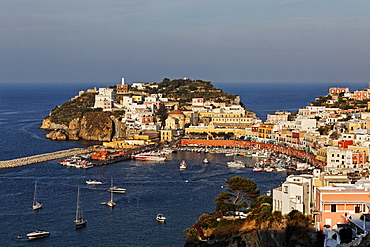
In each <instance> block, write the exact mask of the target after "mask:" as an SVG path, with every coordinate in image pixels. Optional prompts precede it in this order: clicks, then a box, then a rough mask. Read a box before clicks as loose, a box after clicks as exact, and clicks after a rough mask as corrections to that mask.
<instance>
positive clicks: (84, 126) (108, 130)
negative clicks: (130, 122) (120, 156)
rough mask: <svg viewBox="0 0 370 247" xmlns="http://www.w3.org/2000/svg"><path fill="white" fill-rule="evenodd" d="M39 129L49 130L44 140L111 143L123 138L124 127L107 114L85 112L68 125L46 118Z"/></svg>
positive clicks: (124, 133)
mask: <svg viewBox="0 0 370 247" xmlns="http://www.w3.org/2000/svg"><path fill="white" fill-rule="evenodd" d="M40 128H41V129H45V130H51V131H50V132H49V133H48V134H47V135H46V138H49V139H52V140H79V139H83V140H89V141H111V140H112V139H113V137H115V138H114V139H115V140H119V139H120V138H124V137H125V135H126V126H125V125H124V124H123V123H121V122H120V121H119V120H118V119H117V118H116V117H115V116H113V115H111V114H110V113H107V112H87V113H85V114H83V115H82V117H76V118H74V119H72V120H71V121H70V122H69V124H68V125H66V124H56V123H53V122H52V121H51V120H50V118H49V117H46V118H45V119H44V120H43V122H42V125H41V127H40Z"/></svg>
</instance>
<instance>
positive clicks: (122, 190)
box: [108, 186, 126, 193]
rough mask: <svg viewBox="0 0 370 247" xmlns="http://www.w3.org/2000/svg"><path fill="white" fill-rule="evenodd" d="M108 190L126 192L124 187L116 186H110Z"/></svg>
mask: <svg viewBox="0 0 370 247" xmlns="http://www.w3.org/2000/svg"><path fill="white" fill-rule="evenodd" d="M108 191H109V192H113V193H126V189H124V188H120V187H117V186H113V187H110V188H109V189H108Z"/></svg>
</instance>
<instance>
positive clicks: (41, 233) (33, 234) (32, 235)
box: [27, 230, 50, 240]
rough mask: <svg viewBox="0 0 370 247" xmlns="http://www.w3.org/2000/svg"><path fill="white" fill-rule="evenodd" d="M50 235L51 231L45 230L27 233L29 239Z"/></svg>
mask: <svg viewBox="0 0 370 247" xmlns="http://www.w3.org/2000/svg"><path fill="white" fill-rule="evenodd" d="M48 236H50V232H47V231H45V230H36V231H34V232H30V233H27V237H28V239H30V240H31V239H37V238H45V237H48Z"/></svg>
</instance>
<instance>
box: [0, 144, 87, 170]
mask: <svg viewBox="0 0 370 247" xmlns="http://www.w3.org/2000/svg"><path fill="white" fill-rule="evenodd" d="M90 152H91V149H86V148H72V149H67V150H61V151H56V152H52V153H44V154H38V155H33V156H28V157H23V158H18V159H12V160H5V161H0V169H1V168H11V167H18V166H25V165H30V164H35V163H40V162H45V161H49V160H56V159H61V158H65V157H69V156H74V155H81V154H87V153H90Z"/></svg>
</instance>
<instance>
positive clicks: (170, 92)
mask: <svg viewBox="0 0 370 247" xmlns="http://www.w3.org/2000/svg"><path fill="white" fill-rule="evenodd" d="M144 91H145V92H147V93H149V94H154V93H161V94H162V95H163V97H166V98H170V99H172V100H176V101H179V103H180V106H183V105H185V104H187V103H190V102H191V100H192V98H204V99H205V100H210V99H214V100H215V101H216V102H225V103H231V102H232V101H233V100H234V99H235V97H236V96H235V95H230V94H227V93H224V92H223V91H222V90H221V89H218V88H215V87H214V86H213V85H212V84H211V82H209V81H203V80H190V79H174V80H172V81H171V80H170V79H168V78H164V79H163V80H162V82H160V83H159V84H158V88H156V89H155V88H148V89H145V90H144Z"/></svg>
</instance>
